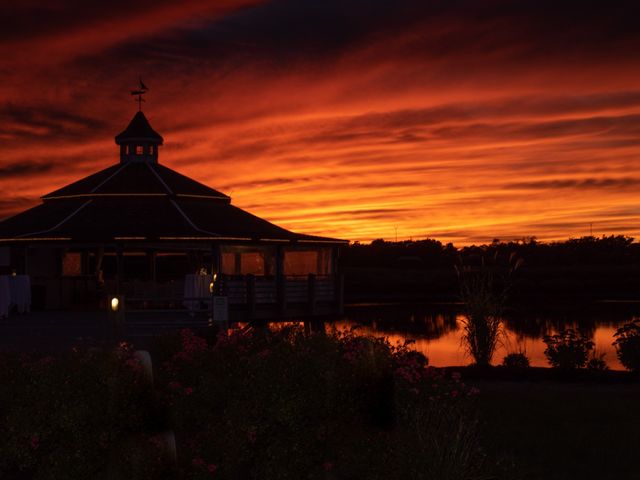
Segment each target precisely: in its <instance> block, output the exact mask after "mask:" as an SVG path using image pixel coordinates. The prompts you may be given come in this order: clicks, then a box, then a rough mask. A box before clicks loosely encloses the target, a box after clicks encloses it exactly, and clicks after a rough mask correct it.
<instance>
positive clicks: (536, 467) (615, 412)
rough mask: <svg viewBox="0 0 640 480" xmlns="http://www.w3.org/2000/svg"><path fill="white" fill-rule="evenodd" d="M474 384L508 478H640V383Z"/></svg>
mask: <svg viewBox="0 0 640 480" xmlns="http://www.w3.org/2000/svg"><path fill="white" fill-rule="evenodd" d="M473 383H474V385H476V386H477V387H478V388H480V390H481V393H480V395H479V400H478V401H479V405H478V408H479V416H480V420H481V422H482V423H481V424H482V428H481V431H482V435H483V436H484V443H485V445H486V446H487V448H488V450H489V452H488V453H489V456H490V458H491V459H492V461H494V462H495V463H496V464H498V465H499V466H500V468H499V469H502V468H504V471H505V478H513V479H527V480H528V479H545V480H554V479H598V480H605V479H618V480H622V479H640V462H639V460H640V384H637V383H636V384H598V383H577V382H576V383H560V382H545V381H542V382H507V381H481V380H476V381H474V382H473Z"/></svg>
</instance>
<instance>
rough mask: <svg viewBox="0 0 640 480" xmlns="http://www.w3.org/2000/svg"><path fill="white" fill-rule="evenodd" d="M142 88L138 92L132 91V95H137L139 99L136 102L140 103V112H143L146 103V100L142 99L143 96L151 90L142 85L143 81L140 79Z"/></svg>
mask: <svg viewBox="0 0 640 480" xmlns="http://www.w3.org/2000/svg"><path fill="white" fill-rule="evenodd" d="M139 80H140V87H139V88H138V89H137V90H132V91H131V95H137V96H138V98H137V99H136V102H138V110H139V111H142V102H144V98H142V96H143V95H144V94H145V93H147V91H148V90H149V88H148V87H147V86H146V85H145V84H144V83H142V79H141V78H140V79H139Z"/></svg>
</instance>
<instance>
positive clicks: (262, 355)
mask: <svg viewBox="0 0 640 480" xmlns="http://www.w3.org/2000/svg"><path fill="white" fill-rule="evenodd" d="M269 355H271V350H269V349H268V348H265V349H264V350H262V351H261V352H260V353H258V356H259V357H260V358H267V357H268V356H269Z"/></svg>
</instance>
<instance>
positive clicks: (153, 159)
mask: <svg viewBox="0 0 640 480" xmlns="http://www.w3.org/2000/svg"><path fill="white" fill-rule="evenodd" d="M162 142H163V138H162V136H161V135H160V134H159V133H158V132H156V131H155V130H154V129H153V128H151V125H149V121H148V120H147V117H145V116H144V113H142V111H138V112H136V114H135V115H134V117H133V118H132V119H131V122H129V125H128V126H127V128H126V129H125V130H124V131H123V132H122V133H120V134H118V135H116V144H117V145H120V163H127V162H149V163H158V147H159V146H160V145H162Z"/></svg>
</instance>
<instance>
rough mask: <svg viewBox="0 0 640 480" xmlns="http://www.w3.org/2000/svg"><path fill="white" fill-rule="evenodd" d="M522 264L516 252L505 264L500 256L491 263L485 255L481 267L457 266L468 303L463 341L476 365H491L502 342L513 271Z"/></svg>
mask: <svg viewBox="0 0 640 480" xmlns="http://www.w3.org/2000/svg"><path fill="white" fill-rule="evenodd" d="M521 264H522V260H521V259H517V258H516V257H515V255H514V254H512V255H511V256H510V257H509V259H508V261H507V262H506V265H503V266H501V265H500V264H499V259H498V257H497V255H496V256H495V257H493V259H492V260H491V261H490V262H486V261H485V259H484V258H482V261H481V264H480V265H479V266H469V265H462V263H460V264H459V265H458V266H456V271H457V273H458V280H459V283H460V297H461V300H462V301H463V302H464V305H465V307H464V308H465V318H464V320H463V329H464V334H463V336H462V340H463V342H464V343H465V346H466V348H467V351H468V353H469V355H471V357H472V358H473V360H474V361H475V363H476V365H479V366H487V365H489V364H490V363H491V359H492V358H493V354H494V352H495V351H496V348H497V346H498V345H499V343H500V340H501V337H502V336H503V334H504V331H503V328H502V315H503V313H504V309H505V306H506V303H507V299H508V296H509V291H510V289H511V285H512V277H513V273H514V272H515V271H516V270H517V269H518V268H519V267H520V265H521Z"/></svg>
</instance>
